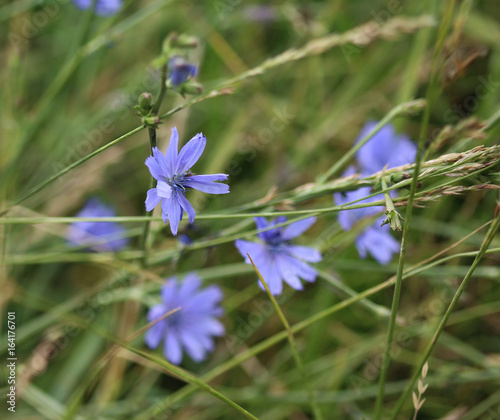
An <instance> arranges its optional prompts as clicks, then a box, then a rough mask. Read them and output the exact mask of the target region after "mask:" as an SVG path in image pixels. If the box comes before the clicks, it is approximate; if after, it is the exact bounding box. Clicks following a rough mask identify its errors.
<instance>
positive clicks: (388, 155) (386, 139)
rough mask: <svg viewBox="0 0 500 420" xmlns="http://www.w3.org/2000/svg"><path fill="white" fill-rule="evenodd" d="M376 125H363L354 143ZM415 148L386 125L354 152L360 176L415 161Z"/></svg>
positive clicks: (369, 123) (371, 123)
mask: <svg viewBox="0 0 500 420" xmlns="http://www.w3.org/2000/svg"><path fill="white" fill-rule="evenodd" d="M375 125H377V123H376V122H375V121H370V122H368V123H366V124H365V126H364V127H363V129H362V130H361V133H360V134H359V136H358V139H357V140H356V142H358V141H359V140H361V139H362V138H363V137H365V136H366V135H367V134H368V133H369V132H370V131H371V130H373V128H374V127H375ZM416 156H417V146H416V145H415V144H414V143H413V142H412V141H411V140H410V139H409V138H408V137H407V136H405V135H398V134H397V133H396V131H395V129H394V127H393V126H392V125H391V124H387V125H385V126H384V127H382V129H381V130H380V131H379V132H378V133H377V134H375V135H374V136H373V137H372V138H371V139H370V140H369V141H368V143H366V144H365V145H364V146H363V147H361V149H359V150H358V151H357V152H356V161H357V162H358V164H359V167H360V168H361V173H362V174H367V173H368V174H372V173H374V172H378V171H381V170H382V169H384V166H385V165H387V164H388V167H387V168H388V169H390V168H394V167H396V166H401V165H406V164H407V163H412V162H414V161H415V158H416Z"/></svg>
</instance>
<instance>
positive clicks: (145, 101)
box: [139, 92, 153, 112]
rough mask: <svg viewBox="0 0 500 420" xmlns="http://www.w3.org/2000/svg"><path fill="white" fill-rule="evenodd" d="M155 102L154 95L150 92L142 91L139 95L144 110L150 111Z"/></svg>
mask: <svg viewBox="0 0 500 420" xmlns="http://www.w3.org/2000/svg"><path fill="white" fill-rule="evenodd" d="M152 104H153V96H152V95H151V94H150V93H149V92H144V93H141V95H140V96H139V107H140V109H141V110H143V111H147V112H149V110H150V109H151V106H152Z"/></svg>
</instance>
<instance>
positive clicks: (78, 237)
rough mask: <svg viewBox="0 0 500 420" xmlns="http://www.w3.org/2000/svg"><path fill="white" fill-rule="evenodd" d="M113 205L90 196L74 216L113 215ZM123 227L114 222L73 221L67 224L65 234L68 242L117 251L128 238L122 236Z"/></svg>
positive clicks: (100, 249) (74, 245) (79, 245)
mask: <svg viewBox="0 0 500 420" xmlns="http://www.w3.org/2000/svg"><path fill="white" fill-rule="evenodd" d="M114 216H116V211H115V209H114V208H113V207H111V206H108V205H106V204H104V203H103V202H102V201H100V200H99V199H98V198H95V197H94V198H91V199H90V200H88V201H87V203H86V204H85V206H84V207H83V209H82V210H81V211H80V212H79V213H78V214H77V215H76V217H114ZM124 235H125V228H124V227H123V226H121V225H120V224H118V223H115V222H75V223H72V224H71V225H69V227H68V231H67V234H66V239H67V241H68V244H69V245H70V246H73V247H81V246H85V247H88V248H90V249H93V250H96V251H101V252H110V251H112V252H117V251H120V250H121V249H123V248H125V247H126V246H127V245H128V243H129V238H126V237H124Z"/></svg>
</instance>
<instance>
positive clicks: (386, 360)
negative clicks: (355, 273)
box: [374, 0, 455, 420]
mask: <svg viewBox="0 0 500 420" xmlns="http://www.w3.org/2000/svg"><path fill="white" fill-rule="evenodd" d="M454 3H455V1H454V0H450V1H448V2H447V4H446V6H445V7H446V8H445V12H444V16H443V20H442V22H441V26H440V28H439V30H438V40H437V44H436V48H435V50H434V57H433V62H432V70H431V76H430V82H429V85H428V87H427V92H426V100H427V106H426V107H425V110H424V115H423V118H422V125H421V128H420V136H419V141H418V150H417V158H416V161H415V171H414V174H413V179H412V182H411V188H410V196H409V197H408V205H407V207H406V214H405V217H406V218H405V222H404V228H403V237H402V239H401V249H400V253H399V261H398V270H397V274H396V283H395V286H394V295H393V299H392V307H391V316H390V318H389V326H388V331H387V339H386V343H385V349H384V355H383V360H382V366H381V370H380V379H379V388H378V393H377V399H376V401H375V413H374V418H375V420H380V418H381V417H382V403H383V400H384V391H385V383H386V380H387V372H388V370H389V364H390V361H391V356H390V353H391V347H392V340H393V336H394V328H395V326H396V318H397V313H398V308H399V298H400V294H401V285H402V282H403V272H404V263H405V257H406V246H407V243H408V234H409V231H410V226H411V216H412V211H413V201H414V198H415V193H416V190H417V183H418V175H419V173H420V167H421V163H422V157H423V150H424V147H425V139H426V135H427V127H428V125H429V118H430V109H431V103H432V102H433V100H434V98H435V97H436V93H437V89H438V84H437V83H438V77H437V76H438V74H439V72H438V70H439V57H440V53H441V51H442V48H443V45H444V40H445V37H446V33H447V30H448V27H449V25H450V23H451V20H452V19H451V17H452V13H453V7H454Z"/></svg>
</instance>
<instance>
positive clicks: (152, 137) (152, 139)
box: [141, 64, 167, 267]
mask: <svg viewBox="0 0 500 420" xmlns="http://www.w3.org/2000/svg"><path fill="white" fill-rule="evenodd" d="M160 83H161V86H160V93H159V94H158V98H156V101H155V103H154V104H153V107H152V108H151V114H153V115H154V116H156V117H157V116H158V113H159V112H160V107H161V103H162V102H163V98H164V97H165V93H166V92H167V64H164V65H163V66H162V68H161V81H160ZM148 134H149V148H150V149H151V155H152V154H153V149H154V148H155V147H156V128H154V127H148ZM155 183H156V180H155V178H154V177H151V182H150V186H149V188H154V186H155ZM152 214H153V211H149V212H148V211H147V212H146V216H150V215H152ZM150 226H151V220H150V219H148V220H146V222H145V223H144V230H143V232H142V238H141V250H142V251H143V256H142V259H141V265H142V267H146V264H147V247H148V236H149V230H150Z"/></svg>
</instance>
